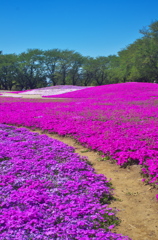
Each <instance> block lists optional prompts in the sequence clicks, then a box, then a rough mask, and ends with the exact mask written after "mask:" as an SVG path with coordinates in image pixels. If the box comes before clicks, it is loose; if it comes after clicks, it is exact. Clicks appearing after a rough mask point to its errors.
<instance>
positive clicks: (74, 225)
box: [0, 103, 129, 240]
mask: <svg viewBox="0 0 158 240" xmlns="http://www.w3.org/2000/svg"><path fill="white" fill-rule="evenodd" d="M9 104H10V105H12V104H11V103H9ZM14 104H15V103H13V105H14ZM0 171H1V175H0V216H1V218H0V239H2V240H11V239H16V240H30V239H40V240H47V239H54V240H66V239H67V240H71V239H72V240H73V239H74V240H75V239H76V240H77V239H83V240H88V239H100V240H101V239H104V240H115V239H117V240H127V239H129V238H128V237H124V236H122V235H119V234H115V233H111V232H110V229H112V228H113V227H114V225H115V223H116V222H117V218H116V217H115V213H114V212H113V211H112V209H111V208H109V207H108V204H107V203H108V201H109V200H110V198H111V197H112V193H111V191H112V189H111V188H110V186H109V183H108V181H107V179H106V177H105V176H104V175H101V174H100V175H99V174H96V173H95V172H94V169H93V168H92V167H91V166H90V165H88V164H87V162H86V159H85V158H81V157H80V156H79V155H77V154H76V153H74V149H73V148H72V147H69V146H67V145H66V144H64V143H62V142H60V141H57V140H54V139H51V138H49V137H47V136H46V135H39V134H37V133H31V132H30V131H29V130H27V129H25V128H16V127H13V126H7V125H4V124H0Z"/></svg>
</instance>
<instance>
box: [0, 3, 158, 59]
mask: <svg viewBox="0 0 158 240" xmlns="http://www.w3.org/2000/svg"><path fill="white" fill-rule="evenodd" d="M0 9H1V13H0V50H2V51H3V53H4V54H8V53H16V54H19V53H21V52H24V51H26V50H27V49H29V48H31V49H32V48H39V49H42V50H48V49H53V48H59V49H62V50H64V49H69V50H75V51H77V52H79V53H81V54H82V55H83V56H91V57H97V56H108V55H112V54H117V52H118V51H120V50H122V49H123V48H125V47H126V46H128V45H129V44H131V43H133V42H134V41H135V40H136V39H138V38H140V37H141V34H140V33H139V30H140V29H142V28H143V27H145V26H148V25H149V24H151V22H152V21H155V20H158V1H157V0H150V1H149V0H132V1H131V0H129V1H128V0H120V1H117V0H95V1H92V0H91V1H90V0H44V1H41V0H0Z"/></svg>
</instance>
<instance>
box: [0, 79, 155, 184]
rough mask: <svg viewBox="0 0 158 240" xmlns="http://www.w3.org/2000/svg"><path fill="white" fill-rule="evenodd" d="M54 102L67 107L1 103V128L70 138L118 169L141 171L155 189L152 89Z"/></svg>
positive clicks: (103, 89) (105, 89)
mask: <svg viewBox="0 0 158 240" xmlns="http://www.w3.org/2000/svg"><path fill="white" fill-rule="evenodd" d="M53 96H54V97H56V98H57V97H60V98H66V99H69V101H67V102H58V103H57V102H51V99H50V101H49V98H47V99H48V100H47V101H46V100H44V99H43V101H38V100H36V101H31V100H23V99H17V98H16V99H14V100H13V98H0V111H1V115H0V123H6V124H13V125H17V126H21V125H22V126H27V127H32V128H40V129H42V130H47V131H49V132H56V133H58V134H60V135H71V136H73V137H74V138H75V139H77V140H78V141H79V142H80V143H82V144H83V145H85V146H87V147H88V148H91V149H94V150H97V151H101V152H103V154H104V155H105V156H108V157H110V158H112V159H114V160H116V161H117V164H119V165H121V166H126V165H128V164H130V165H131V164H140V165H142V173H143V174H144V178H143V181H148V182H149V183H154V184H157V183H158V181H157V180H158V85H157V84H152V83H122V84H113V85H105V86H98V87H93V88H87V89H83V90H79V91H74V92H71V93H70V92H69V93H65V94H60V95H57V96H55V95H53ZM49 97H50V96H49Z"/></svg>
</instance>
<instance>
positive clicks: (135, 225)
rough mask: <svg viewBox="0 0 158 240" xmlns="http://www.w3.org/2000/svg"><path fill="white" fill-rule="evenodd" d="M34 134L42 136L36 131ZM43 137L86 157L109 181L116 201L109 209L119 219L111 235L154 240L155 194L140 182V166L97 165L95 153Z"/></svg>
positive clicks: (157, 223) (157, 229)
mask: <svg viewBox="0 0 158 240" xmlns="http://www.w3.org/2000/svg"><path fill="white" fill-rule="evenodd" d="M35 132H38V133H40V134H41V133H42V131H40V130H37V131H35ZM44 134H46V135H48V136H49V137H52V138H54V139H57V140H60V141H62V142H64V143H66V144H68V145H70V146H72V147H74V148H75V149H76V150H75V152H76V153H79V154H80V155H82V156H87V157H88V159H89V161H90V162H91V163H92V164H93V167H94V168H95V169H96V171H97V173H100V174H104V175H105V176H106V177H107V178H108V179H110V178H112V181H111V182H112V184H113V187H114V188H115V190H114V193H115V197H117V198H118V199H119V200H117V201H114V202H113V203H112V204H111V205H110V206H111V207H112V208H116V209H119V210H120V211H119V212H118V215H117V216H118V217H119V218H120V219H121V224H120V226H118V227H116V228H115V229H114V232H117V233H121V234H123V235H128V236H129V237H130V238H132V239H133V240H158V202H157V201H156V199H155V195H156V193H157V190H156V189H152V188H151V187H150V186H149V185H145V184H144V183H143V182H142V181H141V175H140V166H137V165H133V166H131V167H130V168H127V169H123V168H120V167H119V166H118V165H116V164H112V163H110V162H109V161H100V156H99V154H98V153H97V152H94V151H91V150H88V149H87V148H84V147H83V146H81V145H80V144H78V143H76V141H75V140H73V139H71V138H69V137H61V136H58V135H57V134H48V133H46V132H44Z"/></svg>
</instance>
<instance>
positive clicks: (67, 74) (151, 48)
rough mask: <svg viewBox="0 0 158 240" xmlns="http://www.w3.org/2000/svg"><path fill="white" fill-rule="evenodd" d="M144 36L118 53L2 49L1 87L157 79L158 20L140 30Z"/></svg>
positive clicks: (34, 86)
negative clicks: (86, 55)
mask: <svg viewBox="0 0 158 240" xmlns="http://www.w3.org/2000/svg"><path fill="white" fill-rule="evenodd" d="M140 33H141V34H142V37H141V38H140V39H137V40H136V41H134V43H132V44H130V45H128V46H127V47H125V48H124V49H123V50H121V51H119V52H118V54H117V55H110V56H107V57H105V56H99V57H96V58H93V57H89V56H88V57H85V56H82V55H81V54H80V53H78V52H76V51H73V50H60V49H50V50H46V51H43V50H40V49H28V50H27V51H25V52H22V53H20V54H3V52H2V51H0V89H5V90H12V89H15V90H22V89H34V88H40V87H46V86H51V85H54V86H55V85H60V84H61V85H80V86H96V85H105V84H111V83H119V82H128V81H130V82H131V81H137V82H157V81H158V21H155V22H153V23H151V24H150V25H149V26H148V27H147V28H143V29H142V30H140Z"/></svg>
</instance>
